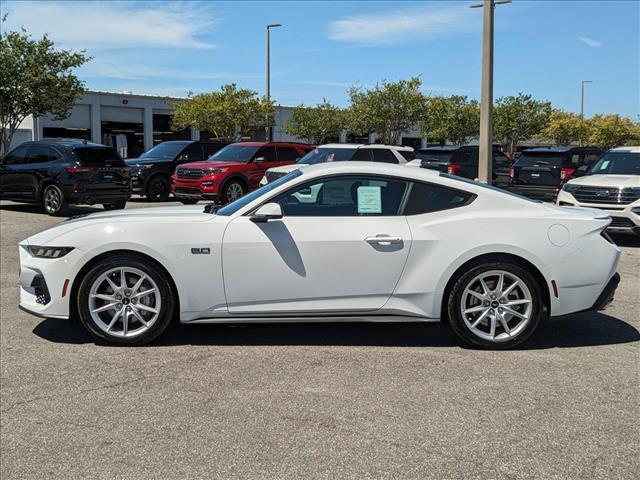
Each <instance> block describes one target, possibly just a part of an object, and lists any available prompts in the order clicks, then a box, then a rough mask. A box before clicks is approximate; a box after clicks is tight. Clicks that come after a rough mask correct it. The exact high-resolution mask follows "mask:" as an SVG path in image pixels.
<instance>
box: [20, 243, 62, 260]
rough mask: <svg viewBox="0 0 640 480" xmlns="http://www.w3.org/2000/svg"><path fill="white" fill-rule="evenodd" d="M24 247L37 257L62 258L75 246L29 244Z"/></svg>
mask: <svg viewBox="0 0 640 480" xmlns="http://www.w3.org/2000/svg"><path fill="white" fill-rule="evenodd" d="M24 248H25V249H26V250H27V252H29V253H30V254H31V256H32V257H36V258H61V257H64V256H65V255H66V254H67V253H69V252H70V251H71V250H73V247H37V246H35V245H27V246H25V247H24Z"/></svg>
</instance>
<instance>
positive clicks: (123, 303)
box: [77, 255, 175, 345]
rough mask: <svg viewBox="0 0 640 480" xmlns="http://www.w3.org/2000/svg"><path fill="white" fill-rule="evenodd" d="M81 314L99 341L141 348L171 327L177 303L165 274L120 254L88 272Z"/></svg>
mask: <svg viewBox="0 0 640 480" xmlns="http://www.w3.org/2000/svg"><path fill="white" fill-rule="evenodd" d="M77 301H78V304H77V307H78V314H79V317H80V320H81V321H82V323H83V325H84V326H85V327H86V328H87V330H89V332H90V333H91V334H93V335H94V336H95V337H96V338H98V339H100V340H103V341H106V342H108V343H112V344H116V345H141V344H145V343H148V342H150V341H152V340H153V339H155V338H156V337H157V336H158V335H160V334H161V333H162V332H163V331H164V330H165V329H166V328H167V326H168V325H169V323H170V321H171V318H172V317H173V313H174V306H175V302H174V299H173V293H172V289H171V285H170V283H169V280H168V279H167V277H166V274H165V273H164V272H163V271H161V270H160V269H159V268H158V267H157V266H156V265H154V264H153V263H152V262H150V261H146V260H140V259H137V258H135V257H133V256H128V255H118V256H115V257H113V258H111V259H109V260H107V261H104V262H100V263H98V264H97V265H95V266H94V267H93V268H91V269H90V270H89V272H87V274H86V275H85V277H84V278H83V279H82V281H81V283H80V288H79V289H78V300H77Z"/></svg>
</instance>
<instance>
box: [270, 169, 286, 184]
mask: <svg viewBox="0 0 640 480" xmlns="http://www.w3.org/2000/svg"><path fill="white" fill-rule="evenodd" d="M287 173H288V172H270V171H269V170H267V173H266V174H265V175H266V177H267V182H268V183H270V182H273V181H274V180H277V179H278V178H280V177H284V176H285V175H286V174H287Z"/></svg>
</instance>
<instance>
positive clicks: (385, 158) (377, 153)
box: [371, 148, 399, 163]
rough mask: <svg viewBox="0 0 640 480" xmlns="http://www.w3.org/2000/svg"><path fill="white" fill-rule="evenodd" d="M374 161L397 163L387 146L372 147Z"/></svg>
mask: <svg viewBox="0 0 640 480" xmlns="http://www.w3.org/2000/svg"><path fill="white" fill-rule="evenodd" d="M371 153H373V161H374V162H382V163H399V162H398V159H397V158H396V156H395V155H394V154H393V152H392V151H391V150H389V149H387V148H372V149H371Z"/></svg>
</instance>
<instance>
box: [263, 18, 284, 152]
mask: <svg viewBox="0 0 640 480" xmlns="http://www.w3.org/2000/svg"><path fill="white" fill-rule="evenodd" d="M281 26H282V24H280V23H270V24H268V25H267V88H266V94H265V98H266V100H267V103H269V101H270V99H271V29H272V28H276V27H281ZM265 136H266V140H267V142H270V141H271V127H270V126H269V127H266V129H265Z"/></svg>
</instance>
